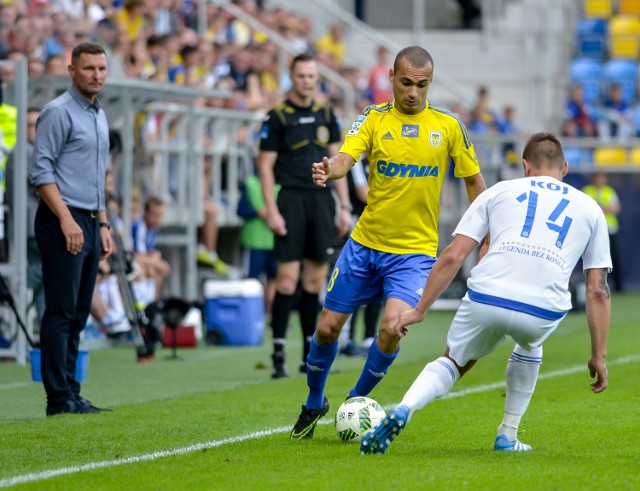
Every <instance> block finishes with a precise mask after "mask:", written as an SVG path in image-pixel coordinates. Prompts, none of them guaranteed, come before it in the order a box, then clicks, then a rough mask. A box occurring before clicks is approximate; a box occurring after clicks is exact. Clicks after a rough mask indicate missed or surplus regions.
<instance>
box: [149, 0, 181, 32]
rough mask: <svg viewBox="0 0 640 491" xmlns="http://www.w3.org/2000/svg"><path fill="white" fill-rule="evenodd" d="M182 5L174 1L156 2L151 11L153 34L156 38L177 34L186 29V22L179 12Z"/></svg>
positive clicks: (161, 0) (157, 0)
mask: <svg viewBox="0 0 640 491" xmlns="http://www.w3.org/2000/svg"><path fill="white" fill-rule="evenodd" d="M180 3H182V2H176V1H174V0H155V5H154V6H153V7H152V8H151V9H150V10H151V22H150V24H151V26H150V30H151V33H153V34H155V35H156V36H162V35H163V34H177V33H179V32H180V31H181V30H182V29H183V28H184V21H183V19H182V18H181V16H180V13H179V11H178V9H179V7H180Z"/></svg>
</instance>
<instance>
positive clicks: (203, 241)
mask: <svg viewBox="0 0 640 491" xmlns="http://www.w3.org/2000/svg"><path fill="white" fill-rule="evenodd" d="M212 163H213V162H212V160H211V156H210V155H207V156H205V158H204V179H203V181H202V183H203V187H204V193H203V194H204V197H205V198H204V205H203V209H204V222H203V224H202V226H201V227H200V230H199V232H198V250H197V256H196V259H197V260H198V264H202V265H204V266H209V267H211V268H213V270H214V271H216V272H217V273H220V274H228V273H229V265H228V264H226V263H225V262H224V261H223V260H222V259H220V257H219V256H218V252H217V248H218V204H217V203H216V202H215V201H214V200H213V198H211V195H210V191H209V190H210V189H211V179H212V172H213V169H212Z"/></svg>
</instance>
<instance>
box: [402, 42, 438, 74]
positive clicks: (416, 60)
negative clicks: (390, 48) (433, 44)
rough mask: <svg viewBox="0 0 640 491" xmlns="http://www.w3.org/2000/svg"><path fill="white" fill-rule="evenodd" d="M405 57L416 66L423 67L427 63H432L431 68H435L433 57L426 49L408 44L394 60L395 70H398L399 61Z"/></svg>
mask: <svg viewBox="0 0 640 491" xmlns="http://www.w3.org/2000/svg"><path fill="white" fill-rule="evenodd" d="M403 58H404V59H406V60H407V61H408V62H409V64H410V65H411V66H412V67H414V68H423V67H425V66H427V65H431V68H433V58H431V55H430V54H429V52H428V51H427V50H426V49H424V48H421V47H420V46H408V47H406V48H403V49H401V50H400V51H399V52H398V54H397V55H396V59H395V61H394V62H393V71H394V72H397V71H398V69H399V67H398V63H399V62H400V60H402V59H403Z"/></svg>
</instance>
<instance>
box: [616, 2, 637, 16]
mask: <svg viewBox="0 0 640 491" xmlns="http://www.w3.org/2000/svg"><path fill="white" fill-rule="evenodd" d="M618 11H619V12H620V14H622V15H640V2H638V0H618Z"/></svg>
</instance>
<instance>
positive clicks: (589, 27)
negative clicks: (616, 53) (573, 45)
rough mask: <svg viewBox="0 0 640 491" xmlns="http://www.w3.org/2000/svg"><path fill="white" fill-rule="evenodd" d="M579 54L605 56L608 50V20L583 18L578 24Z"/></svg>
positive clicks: (596, 56)
mask: <svg viewBox="0 0 640 491" xmlns="http://www.w3.org/2000/svg"><path fill="white" fill-rule="evenodd" d="M576 35H577V49H578V56H586V57H594V58H604V56H605V55H606V52H607V21H606V20H605V19H596V18H587V17H585V18H582V19H579V20H578V24H577V26H576Z"/></svg>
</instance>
